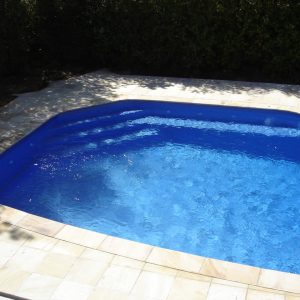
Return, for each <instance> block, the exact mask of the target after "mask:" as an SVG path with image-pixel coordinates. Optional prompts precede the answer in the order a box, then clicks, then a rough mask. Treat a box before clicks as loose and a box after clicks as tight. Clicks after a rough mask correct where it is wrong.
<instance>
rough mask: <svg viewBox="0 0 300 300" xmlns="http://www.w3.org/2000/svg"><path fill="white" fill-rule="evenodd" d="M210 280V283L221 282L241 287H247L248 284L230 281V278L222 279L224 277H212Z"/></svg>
mask: <svg viewBox="0 0 300 300" xmlns="http://www.w3.org/2000/svg"><path fill="white" fill-rule="evenodd" d="M211 282H212V283H218V284H223V285H230V286H236V287H242V288H247V287H248V285H247V284H245V283H240V282H236V281H230V280H224V279H219V278H212V281H211Z"/></svg>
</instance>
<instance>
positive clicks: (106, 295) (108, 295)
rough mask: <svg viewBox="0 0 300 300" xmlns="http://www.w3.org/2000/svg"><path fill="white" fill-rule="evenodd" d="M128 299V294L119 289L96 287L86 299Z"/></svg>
mask: <svg viewBox="0 0 300 300" xmlns="http://www.w3.org/2000/svg"><path fill="white" fill-rule="evenodd" d="M102 299H103V300H129V295H128V294H126V293H122V292H119V291H114V290H109V289H104V288H97V289H95V290H94V291H93V292H92V293H91V295H90V296H89V298H88V300H102Z"/></svg>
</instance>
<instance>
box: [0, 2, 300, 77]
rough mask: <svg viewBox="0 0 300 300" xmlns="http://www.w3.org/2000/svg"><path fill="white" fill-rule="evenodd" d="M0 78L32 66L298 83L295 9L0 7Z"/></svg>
mask: <svg viewBox="0 0 300 300" xmlns="http://www.w3.org/2000/svg"><path fill="white" fill-rule="evenodd" d="M0 5H1V6H2V7H1V8H0V10H1V12H0V14H1V15H0V17H1V19H0V22H1V29H0V38H1V43H0V68H1V69H0V74H7V73H9V72H15V73H18V72H21V71H24V69H27V70H28V69H30V66H32V65H33V64H36V63H38V64H40V65H41V66H43V65H47V66H50V67H51V66H52V65H53V66H55V67H57V66H62V67H63V66H66V65H77V66H81V67H91V66H92V67H94V68H98V67H109V68H115V69H124V70H128V71H132V72H139V73H144V74H153V75H173V76H193V77H210V78H225V79H244V80H262V81H281V82H291V83H299V81H300V77H299V74H300V3H299V1H287V0H189V1H187V0H181V1H179V0H172V1H171V0H147V1H146V0H23V1H22V0H2V3H1V4H0Z"/></svg>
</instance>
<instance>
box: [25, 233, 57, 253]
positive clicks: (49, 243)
mask: <svg viewBox="0 0 300 300" xmlns="http://www.w3.org/2000/svg"><path fill="white" fill-rule="evenodd" d="M31 235H32V238H31V239H28V240H27V241H25V243H24V246H28V247H32V248H36V249H42V250H45V251H49V250H51V249H52V248H53V247H54V245H55V244H56V243H57V239H55V238H52V237H49V236H46V235H43V234H39V233H36V232H32V233H31Z"/></svg>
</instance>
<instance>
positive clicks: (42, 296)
mask: <svg viewBox="0 0 300 300" xmlns="http://www.w3.org/2000/svg"><path fill="white" fill-rule="evenodd" d="M59 284H60V279H58V278H56V277H52V276H44V275H39V274H31V275H30V276H29V277H28V278H27V279H26V280H25V281H24V282H23V284H22V285H21V287H20V288H19V290H18V292H17V293H16V295H18V296H20V297H24V298H28V299H31V300H48V299H49V298H50V296H51V295H52V294H53V292H54V290H55V289H56V288H57V287H58V285H59Z"/></svg>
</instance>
